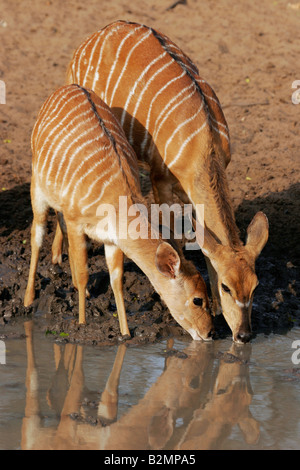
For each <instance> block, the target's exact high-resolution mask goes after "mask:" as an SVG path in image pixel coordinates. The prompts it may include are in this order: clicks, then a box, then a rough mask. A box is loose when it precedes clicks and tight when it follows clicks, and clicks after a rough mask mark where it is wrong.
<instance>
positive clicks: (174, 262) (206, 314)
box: [155, 242, 214, 341]
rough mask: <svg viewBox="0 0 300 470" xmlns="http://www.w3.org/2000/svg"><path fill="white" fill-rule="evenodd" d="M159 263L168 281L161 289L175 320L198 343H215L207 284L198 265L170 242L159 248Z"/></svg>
mask: <svg viewBox="0 0 300 470" xmlns="http://www.w3.org/2000/svg"><path fill="white" fill-rule="evenodd" d="M155 264H156V267H157V269H158V270H159V271H160V273H161V274H163V275H164V277H165V278H166V279H165V282H163V283H161V285H160V288H158V289H157V290H158V292H159V293H160V295H161V297H162V298H163V299H164V301H165V302H166V304H167V306H168V308H169V310H170V312H171V314H172V316H173V317H174V319H175V320H176V321H177V322H178V323H179V325H181V326H182V328H184V329H185V330H186V331H187V332H188V333H189V334H190V335H191V336H192V338H193V339H194V340H201V339H203V340H205V341H208V340H211V339H212V337H213V335H214V327H213V319H212V316H211V314H210V311H209V301H208V296H207V290H206V285H205V282H204V281H203V279H202V277H201V275H200V274H199V273H198V272H197V270H196V268H195V267H194V265H193V264H192V263H190V262H188V261H186V260H184V259H181V258H180V256H179V255H178V253H177V251H176V250H175V249H174V248H173V247H172V246H171V245H170V244H169V243H166V242H163V243H161V244H160V245H159V246H158V248H157V251H156V259H155Z"/></svg>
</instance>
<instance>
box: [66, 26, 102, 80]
mask: <svg viewBox="0 0 300 470" xmlns="http://www.w3.org/2000/svg"><path fill="white" fill-rule="evenodd" d="M103 33H104V30H100V31H97V32H96V33H94V34H92V36H91V37H90V38H89V39H87V40H86V43H85V44H84V46H83V48H82V49H81V50H80V48H79V49H78V50H77V52H76V53H75V55H74V58H73V64H75V63H76V60H77V56H78V62H77V74H76V75H77V83H78V84H79V83H83V84H84V83H85V80H86V75H87V73H88V67H87V66H86V65H87V64H86V63H84V61H85V62H86V49H87V48H88V46H89V45H90V44H91V43H92V42H93V40H94V39H95V38H96V37H97V35H98V34H99V37H98V38H97V40H96V41H95V44H94V48H95V45H96V44H97V43H98V40H99V39H100V38H101V36H102V35H103ZM94 48H93V49H92V52H91V53H90V60H91V58H92V56H93V51H94ZM82 63H84V67H83V70H85V72H83V77H82V80H80V77H81V64H82Z"/></svg>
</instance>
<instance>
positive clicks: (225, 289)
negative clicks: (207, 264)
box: [222, 284, 230, 294]
mask: <svg viewBox="0 0 300 470" xmlns="http://www.w3.org/2000/svg"><path fill="white" fill-rule="evenodd" d="M222 289H223V291H224V292H227V293H228V294H230V289H229V287H227V286H225V284H222Z"/></svg>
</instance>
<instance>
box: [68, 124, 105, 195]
mask: <svg viewBox="0 0 300 470" xmlns="http://www.w3.org/2000/svg"><path fill="white" fill-rule="evenodd" d="M97 128H98V129H99V126H98V125H96V126H94V127H90V128H89V129H88V130H87V131H86V132H84V133H82V134H81V136H80V137H81V138H82V137H86V136H87V134H89V133H91V132H93V131H95V130H96V129H97ZM102 137H103V136H102V135H99V133H98V134H97V137H94V138H93V139H89V140H85V141H84V142H83V143H82V144H81V145H79V146H78V147H76V150H75V151H74V152H72V157H71V158H69V161H68V166H67V168H66V169H65V172H64V176H63V179H62V182H61V188H60V193H61V195H62V196H65V195H66V190H65V183H66V180H67V176H68V173H69V171H70V168H71V166H72V163H73V161H74V160H75V157H76V156H77V155H78V154H79V153H80V152H81V151H82V150H83V149H84V148H85V147H87V146H88V145H90V144H92V143H94V142H96V141H99V140H100V139H101V138H102ZM76 140H78V139H76ZM72 143H73V142H72ZM71 145H72V144H71ZM65 155H66V153H65V154H64V156H65Z"/></svg>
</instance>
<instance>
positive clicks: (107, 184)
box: [81, 173, 118, 214]
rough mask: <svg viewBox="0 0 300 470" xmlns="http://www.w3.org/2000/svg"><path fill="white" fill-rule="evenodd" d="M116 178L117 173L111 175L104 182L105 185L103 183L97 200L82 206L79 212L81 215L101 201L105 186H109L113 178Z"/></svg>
mask: <svg viewBox="0 0 300 470" xmlns="http://www.w3.org/2000/svg"><path fill="white" fill-rule="evenodd" d="M117 176H118V175H117V173H114V174H112V175H111V177H110V179H109V180H107V181H105V183H103V185H102V189H101V193H100V194H99V197H97V199H95V200H94V201H93V202H90V204H87V205H86V206H84V207H83V208H82V210H81V212H82V213H83V214H84V213H85V212H86V211H87V210H88V209H89V208H90V207H92V206H93V205H95V204H97V203H99V202H100V201H101V199H102V197H103V194H104V192H105V190H106V188H107V186H109V185H110V184H111V183H112V181H113V180H114V179H115V178H117Z"/></svg>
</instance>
